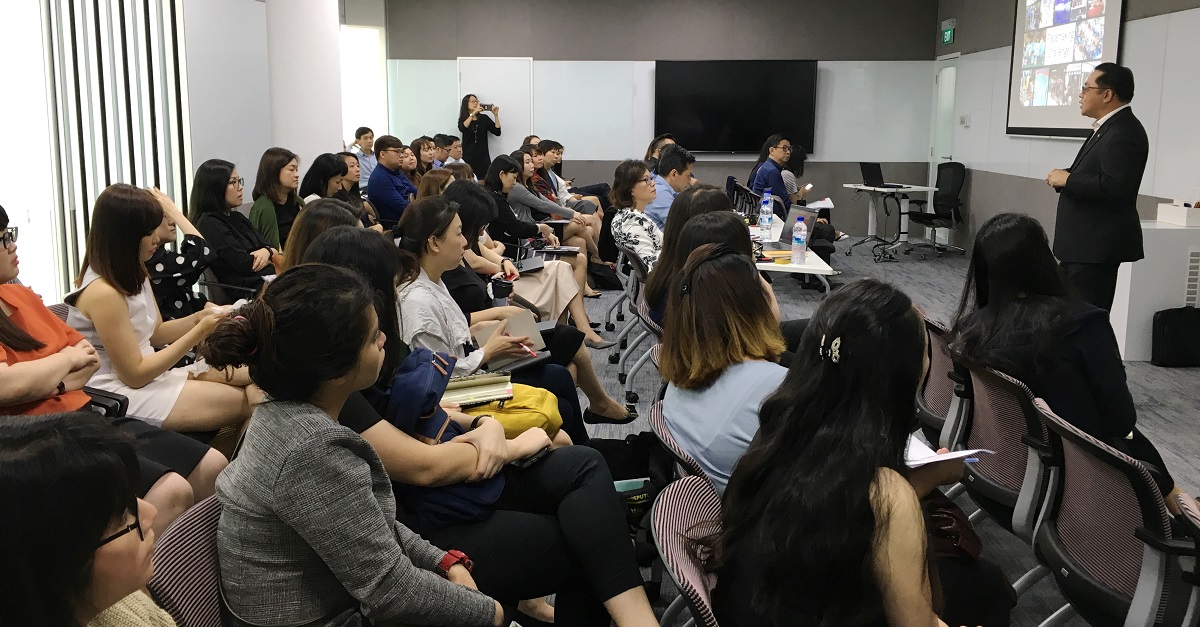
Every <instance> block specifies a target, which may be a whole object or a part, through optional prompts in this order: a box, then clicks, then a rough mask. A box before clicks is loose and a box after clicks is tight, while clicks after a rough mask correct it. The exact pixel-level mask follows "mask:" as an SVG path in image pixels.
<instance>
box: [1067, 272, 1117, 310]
mask: <svg viewBox="0 0 1200 627" xmlns="http://www.w3.org/2000/svg"><path fill="white" fill-rule="evenodd" d="M1060 265H1061V267H1062V270H1063V274H1064V275H1066V277H1067V283H1070V284H1071V287H1074V288H1075V291H1076V292H1077V293H1078V294H1079V297H1080V298H1082V299H1083V300H1085V301H1087V302H1089V303H1091V304H1093V305H1095V306H1097V307H1099V308H1101V309H1103V310H1104V311H1112V304H1113V296H1114V295H1115V294H1116V292H1117V268H1120V267H1121V264H1120V263H1075V262H1063V263H1062V264H1060Z"/></svg>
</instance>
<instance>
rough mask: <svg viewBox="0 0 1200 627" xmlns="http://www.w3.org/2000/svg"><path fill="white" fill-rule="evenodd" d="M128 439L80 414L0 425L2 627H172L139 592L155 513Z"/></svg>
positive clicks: (146, 574) (147, 570)
mask: <svg viewBox="0 0 1200 627" xmlns="http://www.w3.org/2000/svg"><path fill="white" fill-rule="evenodd" d="M138 474H139V471H138V459H137V457H135V456H134V451H133V446H132V445H131V443H130V441H129V440H128V439H127V438H124V437H122V434H120V433H117V432H116V431H114V430H113V429H111V428H109V427H108V426H107V425H105V424H103V423H101V422H99V421H97V420H96V419H95V418H93V417H89V416H88V415H86V413H85V412H76V413H70V414H55V415H50V416H22V417H17V418H12V419H8V420H4V421H0V495H3V498H4V502H5V503H7V504H9V506H10V507H12V508H13V509H12V510H11V511H12V513H11V514H10V515H7V516H4V517H3V521H0V534H3V535H4V537H5V538H7V539H8V540H7V541H6V542H5V549H4V551H3V553H2V554H0V624H3V625H14V626H15V625H22V626H35V625H47V626H49V625H55V626H62V627H84V626H85V625H86V626H87V627H131V626H133V627H175V622H174V621H173V620H172V619H171V617H170V615H168V614H167V613H166V612H165V611H163V610H162V609H160V608H159V607H158V606H156V605H155V604H154V601H152V600H151V599H150V597H149V596H147V595H146V593H145V592H144V591H143V589H144V588H145V586H146V584H147V583H148V582H149V581H150V576H151V575H152V574H153V573H154V565H153V563H152V562H151V561H150V557H151V554H152V553H153V550H154V539H155V537H157V535H158V534H157V533H155V530H154V529H155V527H157V526H158V518H159V514H158V513H157V512H156V510H155V508H154V505H152V504H150V503H147V502H146V501H143V500H141V499H139V498H137V496H136V495H137V483H138Z"/></svg>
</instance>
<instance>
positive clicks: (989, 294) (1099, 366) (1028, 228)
mask: <svg viewBox="0 0 1200 627" xmlns="http://www.w3.org/2000/svg"><path fill="white" fill-rule="evenodd" d="M951 342H952V343H953V344H952V345H953V347H954V348H955V349H956V350H958V351H959V352H960V353H961V354H962V356H963V357H964V358H966V359H967V360H969V361H971V362H974V363H977V364H982V365H985V366H989V367H991V368H995V369H996V370H999V371H1001V372H1003V373H1005V374H1007V375H1009V376H1011V377H1013V378H1015V379H1017V380H1018V381H1020V382H1022V383H1024V384H1025V385H1028V386H1029V389H1030V390H1032V391H1033V393H1034V394H1035V395H1037V396H1038V397H1040V398H1042V399H1044V400H1045V401H1046V404H1048V405H1049V406H1050V408H1051V409H1053V410H1054V412H1055V413H1057V414H1058V415H1059V416H1062V418H1063V420H1066V421H1067V422H1069V423H1071V424H1073V425H1075V426H1076V427H1079V428H1080V429H1082V430H1083V431H1085V432H1087V433H1088V434H1089V435H1091V436H1092V437H1094V438H1096V439H1098V440H1100V441H1102V442H1104V443H1105V444H1108V445H1109V446H1111V447H1113V448H1115V449H1117V450H1118V451H1121V452H1122V453H1125V454H1126V455H1129V456H1130V457H1133V458H1134V459H1137V460H1140V461H1142V462H1144V463H1145V464H1147V466H1148V467H1149V468H1150V472H1151V474H1152V475H1153V476H1154V479H1155V481H1156V482H1157V483H1158V487H1159V490H1160V491H1161V492H1162V494H1163V496H1164V497H1165V498H1166V501H1167V507H1169V508H1171V509H1172V511H1174V510H1175V508H1177V507H1178V505H1176V504H1175V499H1174V495H1175V494H1178V492H1179V487H1178V486H1176V485H1175V480H1174V479H1172V478H1171V476H1170V473H1169V472H1168V471H1167V467H1166V465H1165V463H1164V462H1163V458H1162V456H1161V455H1160V454H1159V452H1158V449H1157V448H1155V446H1154V444H1152V443H1151V442H1150V440H1148V439H1146V436H1144V435H1142V432H1141V431H1139V430H1138V428H1137V409H1136V408H1135V407H1134V404H1133V397H1132V396H1131V395H1130V393H1129V385H1128V383H1127V382H1126V380H1125V365H1124V363H1123V362H1122V361H1121V353H1120V351H1119V350H1118V348H1117V340H1116V336H1115V335H1114V334H1113V329H1112V325H1111V324H1110V323H1109V320H1108V314H1107V312H1105V311H1104V310H1103V309H1100V308H1098V307H1094V306H1092V305H1090V304H1088V303H1086V302H1084V301H1083V300H1081V299H1080V298H1079V297H1078V296H1076V295H1075V293H1074V291H1073V290H1072V289H1071V288H1070V287H1069V286H1068V284H1067V283H1066V281H1065V280H1064V279H1063V276H1062V273H1061V271H1060V270H1059V266H1058V262H1057V261H1056V260H1055V259H1054V254H1053V253H1052V252H1051V251H1050V244H1049V241H1048V240H1047V238H1046V231H1045V230H1043V229H1042V226H1041V224H1039V223H1038V222H1037V220H1034V219H1033V218H1031V217H1029V216H1027V215H1022V214H1016V213H1002V214H1000V215H998V216H995V217H994V218H992V219H990V220H988V221H987V222H985V223H984V225H983V226H982V227H981V228H980V229H979V233H978V234H977V235H976V236H975V247H974V249H973V251H972V254H971V266H970V268H969V269H968V271H967V283H966V286H965V287H964V288H963V294H962V299H961V301H960V303H959V306H958V313H957V314H956V315H955V324H954V328H953V329H952V331H951ZM1176 513H1178V512H1176Z"/></svg>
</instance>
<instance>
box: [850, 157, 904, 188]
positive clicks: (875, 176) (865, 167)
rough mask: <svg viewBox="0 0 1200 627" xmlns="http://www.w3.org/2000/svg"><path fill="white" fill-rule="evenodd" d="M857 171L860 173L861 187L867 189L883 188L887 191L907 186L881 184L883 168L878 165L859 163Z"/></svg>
mask: <svg viewBox="0 0 1200 627" xmlns="http://www.w3.org/2000/svg"><path fill="white" fill-rule="evenodd" d="M858 169H859V170H860V171H861V172H862V178H863V185H866V186H867V187H883V188H888V189H904V188H905V187H908V185H899V184H896V183H885V182H883V168H881V167H880V166H879V164H878V163H867V162H865V161H863V162H859V164H858Z"/></svg>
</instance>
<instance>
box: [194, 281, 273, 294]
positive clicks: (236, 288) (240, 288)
mask: <svg viewBox="0 0 1200 627" xmlns="http://www.w3.org/2000/svg"><path fill="white" fill-rule="evenodd" d="M196 285H202V286H205V287H219V288H221V289H223V290H234V291H238V292H245V293H246V294H250V295H251V296H253V295H254V294H257V293H258V290H257V289H255V288H253V287H246V286H244V285H230V284H228V283H219V282H217V281H205V280H203V279H201V280H199V281H197V282H196Z"/></svg>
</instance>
